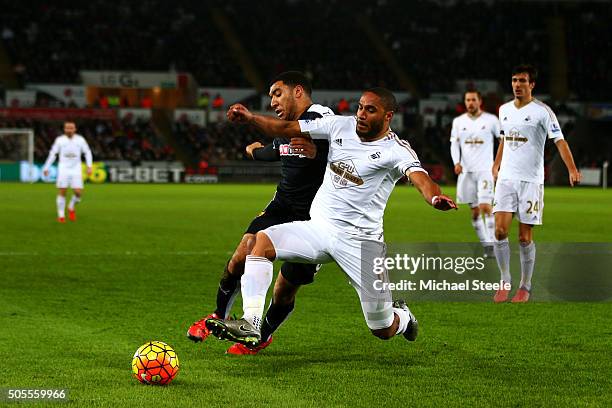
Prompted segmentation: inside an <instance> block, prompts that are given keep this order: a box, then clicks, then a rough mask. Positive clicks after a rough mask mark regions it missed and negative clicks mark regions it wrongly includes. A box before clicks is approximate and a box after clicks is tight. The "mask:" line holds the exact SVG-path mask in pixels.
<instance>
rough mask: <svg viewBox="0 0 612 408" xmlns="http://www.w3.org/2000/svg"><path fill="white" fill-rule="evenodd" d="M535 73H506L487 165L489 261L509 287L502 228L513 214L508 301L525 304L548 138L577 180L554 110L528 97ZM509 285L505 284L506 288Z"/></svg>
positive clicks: (527, 69) (522, 69)
mask: <svg viewBox="0 0 612 408" xmlns="http://www.w3.org/2000/svg"><path fill="white" fill-rule="evenodd" d="M536 78H537V71H536V69H535V68H534V67H533V66H531V65H519V66H517V67H516V68H514V70H513V71H512V91H513V93H514V100H512V101H510V102H508V103H506V104H504V105H502V106H501V107H500V108H499V121H500V123H501V126H502V133H501V134H502V142H501V143H500V145H499V149H498V150H497V156H496V157H495V163H494V164H493V176H494V177H496V179H497V184H496V185H495V200H494V202H493V213H494V214H495V257H496V258H497V264H498V266H499V269H500V272H501V280H502V281H504V282H506V283H507V284H510V283H511V275H510V245H509V243H508V229H509V228H510V223H511V222H512V217H513V216H515V217H516V218H517V219H518V221H519V231H518V233H519V237H518V238H519V243H520V260H521V282H520V284H519V287H518V290H517V292H516V294H515V295H514V297H513V298H512V302H515V303H523V302H527V301H528V300H529V296H530V293H531V277H532V275H533V268H534V265H535V258H536V249H535V244H534V243H533V226H534V225H541V224H542V211H543V210H544V145H545V144H546V140H547V139H552V140H553V141H554V142H555V146H556V147H557V150H558V151H559V154H560V155H561V159H562V160H563V163H565V166H566V167H567V170H568V172H569V183H570V185H572V186H573V185H574V184H576V183H579V182H580V173H579V172H578V169H576V165H575V164H574V158H573V157H572V152H571V151H570V148H569V146H568V144H567V142H566V141H565V139H564V137H563V133H562V132H561V126H559V122H558V121H557V117H556V116H555V114H554V112H553V111H552V110H551V109H550V108H549V107H548V106H547V105H546V104H545V103H543V102H540V101H539V100H537V99H535V98H533V97H532V95H531V93H532V91H533V88H534V86H535V81H536ZM506 286H510V285H506ZM508 294H509V289H508V288H502V289H500V290H498V291H497V293H496V294H495V297H494V301H495V302H496V303H500V302H505V301H506V300H508Z"/></svg>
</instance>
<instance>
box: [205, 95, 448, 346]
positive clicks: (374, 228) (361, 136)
mask: <svg viewBox="0 0 612 408" xmlns="http://www.w3.org/2000/svg"><path fill="white" fill-rule="evenodd" d="M395 106H396V102H395V97H394V96H393V94H392V93H391V92H389V91H388V90H386V89H384V88H372V89H369V90H367V91H365V92H364V93H363V94H362V96H361V99H360V100H359V107H358V110H357V116H353V117H348V116H325V117H323V118H320V119H317V120H299V121H293V122H290V121H283V120H279V119H277V118H273V117H269V116H261V115H254V114H252V113H251V112H249V111H248V110H247V109H246V108H245V107H244V106H242V105H234V106H232V107H230V110H229V111H228V118H229V119H230V120H231V121H235V122H247V123H250V124H252V125H254V126H256V127H257V128H259V129H261V130H262V131H263V132H264V133H265V134H267V135H275V136H279V135H280V136H284V137H288V138H292V139H291V147H292V148H293V149H296V151H298V152H299V151H301V150H300V149H302V146H303V145H304V143H305V142H306V141H309V140H310V139H311V138H312V139H326V140H328V141H329V154H328V158H327V160H328V166H327V168H326V171H325V176H324V178H323V183H322V184H321V187H320V188H319V190H318V192H317V194H316V196H315V198H314V201H313V203H312V206H311V208H310V217H311V219H310V220H309V221H296V222H292V223H287V224H280V225H275V226H272V227H269V228H267V229H265V230H263V231H260V232H258V233H257V236H256V242H255V246H254V247H253V249H252V251H251V255H249V256H247V260H246V263H245V272H244V275H243V277H242V282H241V286H242V298H243V309H244V316H243V318H242V319H238V320H230V321H227V320H219V319H209V320H207V321H206V325H207V327H208V328H209V329H210V330H211V332H212V333H213V334H214V335H215V336H216V337H220V338H224V339H227V340H232V341H237V342H242V343H244V344H247V345H249V344H250V345H255V344H257V342H259V338H260V332H259V327H260V324H261V316H262V314H263V310H264V304H265V298H266V292H267V291H268V287H269V286H270V283H271V282H272V274H273V267H272V260H274V259H277V260H286V261H292V262H303V263H313V264H319V263H329V262H334V261H335V262H336V263H337V264H338V266H340V268H342V270H343V271H344V273H345V274H346V275H347V276H348V278H349V280H350V282H351V284H352V285H353V287H354V288H355V289H356V290H357V293H358V295H359V299H360V301H361V307H362V311H363V315H364V317H365V320H366V322H367V325H368V327H369V328H370V330H371V331H372V333H373V334H374V335H375V336H377V337H379V338H382V339H388V338H391V337H393V336H395V335H399V334H403V335H404V337H405V338H406V339H408V340H411V341H413V340H415V339H416V336H417V330H418V323H417V320H416V319H415V318H414V316H413V315H412V313H410V310H409V309H408V307H407V306H406V303H405V302H403V301H399V300H397V301H395V302H393V301H392V299H391V293H390V291H389V290H388V288H387V287H386V286H385V287H384V288H383V289H382V290H381V288H378V287H376V285H375V284H374V282H375V281H376V280H377V279H382V280H383V281H385V279H386V277H385V276H378V275H376V274H375V273H374V268H373V266H374V262H375V261H374V259H375V258H379V257H383V256H384V254H385V245H384V240H383V213H384V211H385V206H386V204H387V201H388V199H389V196H390V194H391V192H392V190H393V188H394V187H395V183H396V182H397V181H398V180H399V179H400V178H402V177H404V176H407V177H408V178H409V179H410V181H411V182H412V183H413V184H414V185H415V186H416V188H417V189H418V190H419V191H420V193H421V194H422V196H423V197H424V198H425V200H426V202H427V203H428V204H430V205H432V206H433V207H435V208H437V209H439V210H449V209H452V208H455V209H456V208H457V207H456V205H455V203H454V202H453V201H452V200H451V199H450V198H448V197H446V196H443V195H442V194H441V192H440V187H439V186H438V185H437V184H436V183H434V182H433V181H432V180H431V178H430V177H429V176H428V174H427V172H426V171H425V170H423V168H422V167H421V163H420V162H419V159H418V157H417V155H416V153H415V152H414V150H412V149H411V147H410V145H409V144H408V142H406V141H404V140H401V139H399V138H398V137H397V136H396V135H395V133H393V131H391V129H390V128H389V124H390V122H391V119H392V117H393V111H394V109H395ZM383 275H384V274H383Z"/></svg>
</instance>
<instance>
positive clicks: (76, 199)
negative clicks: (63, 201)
mask: <svg viewBox="0 0 612 408" xmlns="http://www.w3.org/2000/svg"><path fill="white" fill-rule="evenodd" d="M80 202H81V197H77V196H75V195H72V198H71V199H70V203H69V204H68V209H69V210H70V211H74V206H75V205H77V204H78V203H80Z"/></svg>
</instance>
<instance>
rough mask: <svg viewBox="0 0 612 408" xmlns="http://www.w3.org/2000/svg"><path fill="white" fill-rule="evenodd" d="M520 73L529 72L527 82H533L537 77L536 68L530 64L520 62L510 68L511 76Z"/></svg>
mask: <svg viewBox="0 0 612 408" xmlns="http://www.w3.org/2000/svg"><path fill="white" fill-rule="evenodd" d="M522 73H527V74H529V83H533V82H535V81H536V79H538V70H537V69H536V67H534V66H533V65H531V64H520V65H517V66H516V67H514V69H513V70H512V76H514V75H516V74H522Z"/></svg>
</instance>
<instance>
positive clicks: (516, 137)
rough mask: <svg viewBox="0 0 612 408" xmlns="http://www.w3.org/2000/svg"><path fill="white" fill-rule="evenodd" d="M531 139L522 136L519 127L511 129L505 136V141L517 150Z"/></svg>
mask: <svg viewBox="0 0 612 408" xmlns="http://www.w3.org/2000/svg"><path fill="white" fill-rule="evenodd" d="M528 141H529V140H528V139H527V138H526V137H525V136H521V132H519V130H518V129H517V128H512V129H510V134H509V135H508V136H506V137H504V142H505V143H506V144H507V145H508V147H510V149H512V150H516V149H518V148H519V147H521V146H522V145H524V144H525V143H527V142H528Z"/></svg>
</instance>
